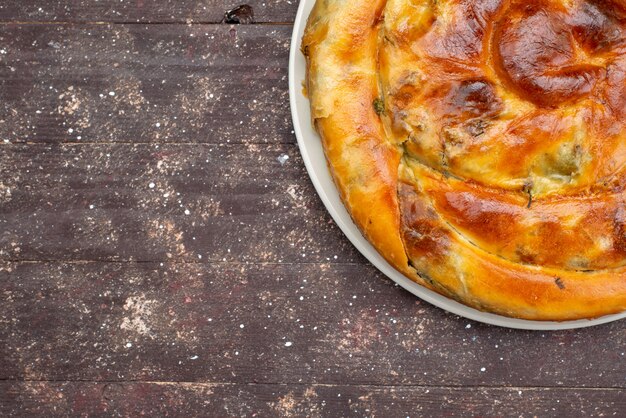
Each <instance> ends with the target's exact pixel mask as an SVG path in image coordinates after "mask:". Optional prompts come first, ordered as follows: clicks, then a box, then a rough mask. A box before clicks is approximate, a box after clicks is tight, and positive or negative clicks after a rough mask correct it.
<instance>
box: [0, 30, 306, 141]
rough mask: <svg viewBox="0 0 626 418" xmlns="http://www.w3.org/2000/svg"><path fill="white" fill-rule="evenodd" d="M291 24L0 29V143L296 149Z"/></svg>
mask: <svg viewBox="0 0 626 418" xmlns="http://www.w3.org/2000/svg"><path fill="white" fill-rule="evenodd" d="M290 36H291V27H290V26H246V25H234V26H230V25H194V26H184V25H78V26H76V25H70V26H65V25H0V142H3V141H4V142H53V143H58V142H74V143H90V142H125V143H138V142H141V143H163V142H172V143H190V142H191V143H211V142H212V143H242V142H245V143H294V142H295V140H294V136H293V130H292V129H293V128H292V125H291V116H290V111H289V93H288V86H287V73H288V71H287V63H288V54H289V40H290Z"/></svg>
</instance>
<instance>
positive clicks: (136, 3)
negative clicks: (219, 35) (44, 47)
mask: <svg viewBox="0 0 626 418" xmlns="http://www.w3.org/2000/svg"><path fill="white" fill-rule="evenodd" d="M244 3H245V4H248V5H250V6H251V7H252V9H253V11H254V21H255V22H258V23H280V22H293V20H294V18H295V16H296V11H297V8H298V0H247V1H246V2H236V1H232V0H159V1H148V0H121V1H120V0H23V1H20V0H4V1H3V2H2V4H0V22H2V21H3V22H13V21H18V22H142V23H163V22H177V23H193V22H204V23H219V22H221V21H222V19H223V18H224V13H225V12H226V11H228V10H230V9H232V8H234V7H236V6H238V5H241V4H244Z"/></svg>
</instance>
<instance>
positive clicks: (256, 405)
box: [0, 382, 626, 418]
mask: <svg viewBox="0 0 626 418" xmlns="http://www.w3.org/2000/svg"><path fill="white" fill-rule="evenodd" d="M624 408H626V392H625V391H623V390H584V389H536V388H520V389H518V388H432V387H413V388H406V387H403V388H397V387H378V386H367V387H363V386H343V385H340V386H334V385H333V386H320V385H306V386H303V385H295V386H290V385H256V384H254V385H227V384H183V383H159V382H154V383H123V384H118V383H74V382H73V383H56V382H24V383H16V384H12V383H10V382H2V383H0V413H2V414H3V415H5V416H6V415H12V416H33V415H37V416H46V417H60V416H67V415H69V414H73V415H77V416H93V417H100V416H102V417H104V416H144V415H145V416H162V417H166V416H240V417H263V416H274V417H300V416H307V417H337V416H342V417H389V416H393V417H432V416H445V417H464V416H518V417H536V416H555V417H572V418H574V417H601V416H620V415H621V414H622V413H623V411H624Z"/></svg>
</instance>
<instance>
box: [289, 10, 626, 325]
mask: <svg viewBox="0 0 626 418" xmlns="http://www.w3.org/2000/svg"><path fill="white" fill-rule="evenodd" d="M315 1H316V0H300V4H299V6H298V12H297V15H296V19H295V22H294V27H293V32H292V37H291V41H290V49H289V104H290V107H291V118H292V121H293V127H294V133H295V135H296V138H297V141H298V148H299V150H300V155H301V156H302V159H303V161H304V164H305V166H306V170H307V173H308V176H309V178H310V180H311V182H312V183H313V186H314V187H315V190H316V192H317V194H318V196H319V197H320V199H321V200H322V203H323V204H324V206H325V208H326V210H327V211H328V213H329V214H330V215H331V217H332V218H333V220H334V221H335V223H336V224H337V226H339V228H340V229H341V232H342V233H343V234H344V235H345V236H346V238H348V240H349V241H350V242H351V244H352V245H353V246H354V247H355V248H356V249H357V250H358V251H359V252H360V253H361V254H362V255H363V256H364V257H365V258H366V259H367V261H368V262H369V263H370V264H372V265H373V266H374V267H376V269H377V270H379V271H380V272H382V273H383V274H384V275H385V276H386V277H387V278H388V279H389V280H391V281H393V282H394V283H396V284H397V285H399V286H401V287H402V288H404V289H405V290H406V291H408V292H409V293H411V294H413V295H414V296H416V297H418V298H419V299H420V300H423V301H425V302H428V303H429V304H431V305H434V306H436V307H437V308H439V309H442V310H444V311H446V312H449V313H452V314H454V315H457V316H459V317H462V318H465V319H469V320H472V321H476V322H480V323H484V324H488V325H494V326H498V327H502V328H512V329H520V330H532V331H559V330H569V329H580V328H588V327H592V326H597V325H602V324H607V323H610V322H614V321H617V320H620V319H624V318H626V312H622V313H619V314H613V315H607V316H603V317H600V318H595V319H582V320H575V321H565V322H554V321H536V320H527V319H516V318H509V317H506V316H502V315H497V314H493V313H488V312H482V311H479V310H477V309H474V308H471V307H469V306H466V305H463V304H461V303H459V302H456V301H454V300H452V299H450V298H447V297H445V296H442V295H440V294H438V293H436V292H434V291H432V290H430V289H427V288H425V287H423V286H421V285H419V284H417V283H415V282H413V281H412V280H410V279H409V278H408V277H406V276H404V275H403V274H402V273H400V272H399V271H398V270H396V269H395V268H394V267H392V266H391V265H390V264H389V263H388V262H387V261H386V260H385V259H384V258H383V257H382V256H381V255H380V254H379V253H378V251H377V250H376V249H374V247H373V246H372V245H371V244H370V243H369V241H367V239H366V238H365V237H364V236H363V235H362V234H361V231H360V230H359V229H358V227H357V226H356V225H355V224H354V223H353V222H352V218H351V217H350V215H349V214H348V212H347V210H346V209H345V207H344V206H343V203H342V202H341V200H340V199H339V193H338V191H337V188H336V186H335V184H334V182H333V181H332V179H331V181H330V184H331V186H332V187H331V186H329V185H328V179H329V178H330V173H329V170H328V166H327V163H326V159H325V158H324V160H323V164H320V163H319V162H317V163H316V162H315V161H314V160H313V158H312V157H311V152H312V147H315V146H316V144H317V148H318V151H319V149H321V148H322V145H321V142H320V141H319V136H318V135H317V133H316V132H315V131H314V130H313V128H312V126H311V123H310V120H311V118H310V109H309V106H308V99H306V98H305V97H304V94H303V93H302V84H301V83H302V81H303V80H304V77H305V74H304V65H303V62H304V57H303V56H302V55H301V54H300V43H301V39H302V35H303V33H304V28H305V26H306V20H307V18H308V15H309V13H310V11H311V9H312V8H313V5H314V4H315ZM304 102H306V103H304ZM303 120H304V121H305V122H303ZM313 151H314V150H313ZM322 152H323V151H322ZM318 153H319V152H318ZM324 179H325V180H326V184H327V185H326V186H325V185H324V184H323V180H324ZM329 189H331V190H329ZM337 199H339V203H340V207H338V206H337ZM342 209H343V210H342ZM346 217H347V218H346Z"/></svg>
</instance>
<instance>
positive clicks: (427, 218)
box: [303, 0, 626, 320]
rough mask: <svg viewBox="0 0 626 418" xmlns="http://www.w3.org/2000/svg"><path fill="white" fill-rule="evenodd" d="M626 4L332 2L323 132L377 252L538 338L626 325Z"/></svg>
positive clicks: (325, 26) (309, 46)
mask: <svg viewBox="0 0 626 418" xmlns="http://www.w3.org/2000/svg"><path fill="white" fill-rule="evenodd" d="M625 10H626V8H625V7H624V4H623V2H622V0H608V1H600V0H597V1H596V0H567V1H566V0H532V1H522V0H486V1H482V2H475V1H470V0H438V1H437V2H433V1H432V0H386V1H385V0H375V1H371V0H369V1H364V0H353V1H351V2H345V1H339V0H319V1H318V2H317V4H316V6H315V8H314V10H313V12H312V14H311V16H310V17H309V22H308V25H307V30H306V33H305V37H304V39H303V52H304V53H305V55H306V56H307V62H308V75H307V84H308V92H309V95H310V100H311V109H312V117H313V123H314V124H315V127H316V129H317V130H318V132H319V133H320V135H321V137H322V141H323V145H324V149H325V152H326V157H327V159H328V163H329V167H330V169H331V172H332V174H333V177H334V179H335V182H336V184H337V186H338V188H339V191H340V193H341V196H342V198H343V200H344V203H345V205H346V207H347V208H348V210H349V211H350V213H351V215H352V217H353V219H354V220H355V222H356V224H357V225H358V226H359V228H361V230H362V231H363V233H364V234H365V236H366V237H367V238H368V240H369V241H370V242H371V243H372V244H373V245H374V246H375V247H376V248H377V250H378V251H379V252H380V253H381V254H382V255H383V256H384V257H385V258H386V259H387V260H388V261H389V262H390V263H391V264H392V265H393V266H394V267H396V268H397V269H398V270H399V271H401V272H402V273H404V274H405V275H407V276H408V277H410V278H411V279H413V280H415V281H417V282H419V283H421V284H422V285H424V286H426V287H429V288H431V289H434V290H436V291H438V292H440V293H443V294H445V295H448V296H451V297H454V298H455V299H457V300H459V301H461V302H463V303H465V304H468V305H470V306H473V307H476V308H478V309H483V310H487V311H491V312H496V313H501V314H504V315H508V316H512V317H518V318H527V319H540V320H570V319H579V318H592V317H597V316H602V315H606V314H611V313H616V312H621V311H623V310H625V309H626V226H625V225H626V191H625V190H626V189H625V186H626V181H625V180H626V170H625V169H624V167H626V54H625V53H624V52H626V11H625Z"/></svg>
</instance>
